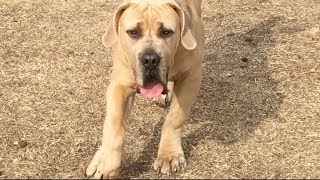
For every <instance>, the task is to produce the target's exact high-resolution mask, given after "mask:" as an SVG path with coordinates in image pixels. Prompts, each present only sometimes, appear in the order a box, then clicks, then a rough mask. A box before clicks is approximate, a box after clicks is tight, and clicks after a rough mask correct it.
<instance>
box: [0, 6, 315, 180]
mask: <svg viewBox="0 0 320 180" xmlns="http://www.w3.org/2000/svg"><path fill="white" fill-rule="evenodd" d="M113 7H114V6H113V5H112V4H111V3H110V2H109V1H107V0H86V1H85V0H80V1H76V0H58V1H53V0H48V1H41V0H11V1H10V2H9V1H6V0H0V178H28V177H29V178H82V177H83V173H84V170H85V168H86V166H87V164H88V163H89V161H90V160H91V158H92V156H93V155H94V153H95V151H96V150H97V147H98V146H99V145H100V139H101V135H102V123H103V118H104V113H105V112H104V107H105V100H104V98H105V90H106V87H107V85H108V78H109V74H110V68H111V65H112V62H111V58H110V56H111V52H110V51H109V50H107V49H105V48H104V47H103V46H102V43H101V40H100V39H101V35H102V34H103V31H104V28H105V25H106V21H107V17H109V16H110V14H111V12H112V9H113ZM203 11H204V15H203V21H204V23H205V28H206V60H205V62H204V74H203V75H204V81H203V85H202V89H201V92H200V94H199V96H198V100H197V101H196V102H195V104H194V107H193V108H192V111H191V114H190V118H189V119H188V121H187V124H186V126H185V132H184V135H183V147H184V149H185V154H186V157H187V160H188V167H187V168H186V169H185V171H183V172H181V173H178V174H176V175H174V176H173V177H175V178H320V153H319V149H320V67H319V66H320V65H319V64H320V63H319V57H320V29H319V28H320V23H319V22H320V1H319V0H296V1H290V0H243V1H241V0H230V1H220V0H205V2H204V6H203ZM165 112H166V110H163V109H161V108H159V107H157V106H155V105H153V104H152V103H151V102H149V101H146V100H145V99H144V98H142V97H140V96H138V97H137V99H136V101H135V107H134V109H133V112H132V113H131V116H130V119H129V120H128V121H127V122H126V126H127V132H126V145H125V150H126V154H125V155H124V161H123V165H122V176H123V177H132V178H168V177H167V176H161V175H157V174H156V173H155V172H154V171H153V170H152V168H151V165H152V163H153V161H154V159H155V155H156V151H157V146H158V142H159V137H160V128H161V124H162V120H163V117H164V115H165Z"/></svg>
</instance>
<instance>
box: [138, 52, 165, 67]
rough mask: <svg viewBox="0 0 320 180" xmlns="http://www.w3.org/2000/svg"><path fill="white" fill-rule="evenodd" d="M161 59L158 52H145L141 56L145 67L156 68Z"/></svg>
mask: <svg viewBox="0 0 320 180" xmlns="http://www.w3.org/2000/svg"><path fill="white" fill-rule="evenodd" d="M160 59H161V58H160V56H159V55H158V54H157V53H154V52H147V53H144V54H143V55H142V56H141V63H142V65H144V66H145V67H148V68H155V67H157V66H158V65H159V63H160Z"/></svg>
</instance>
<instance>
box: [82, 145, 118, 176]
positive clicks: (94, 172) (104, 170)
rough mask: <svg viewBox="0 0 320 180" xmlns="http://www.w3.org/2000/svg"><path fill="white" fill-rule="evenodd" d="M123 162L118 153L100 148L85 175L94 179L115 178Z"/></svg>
mask: <svg viewBox="0 0 320 180" xmlns="http://www.w3.org/2000/svg"><path fill="white" fill-rule="evenodd" d="M120 164H121V159H120V157H117V153H106V152H104V151H103V149H99V150H98V151H97V152H96V154H95V155H94V157H93V159H92V161H91V162H90V164H89V166H88V168H87V170H86V172H85V176H86V177H87V178H92V179H113V178H116V177H117V176H118V174H119V167H120Z"/></svg>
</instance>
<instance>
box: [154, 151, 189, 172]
mask: <svg viewBox="0 0 320 180" xmlns="http://www.w3.org/2000/svg"><path fill="white" fill-rule="evenodd" d="M186 165H187V162H186V159H185V158H184V155H183V153H173V154H160V155H158V157H157V159H156V161H155V162H154V165H153V167H154V169H155V170H156V171H158V173H160V172H161V173H162V174H166V175H170V174H172V173H173V172H177V171H182V170H183V169H184V168H185V167H186Z"/></svg>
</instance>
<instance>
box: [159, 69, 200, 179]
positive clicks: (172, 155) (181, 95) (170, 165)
mask: <svg viewBox="0 0 320 180" xmlns="http://www.w3.org/2000/svg"><path fill="white" fill-rule="evenodd" d="M200 84H201V70H200V69H199V70H198V71H197V72H194V73H193V74H192V76H191V75H190V76H189V77H186V78H185V79H184V80H182V81H180V82H175V86H174V91H173V98H172V102H171V106H170V111H169V113H168V115H167V116H166V120H165V122H164V125H163V127H162V132H161V140H160V144H159V151H158V157H157V159H156V161H155V163H154V168H155V170H157V171H159V172H161V173H163V174H170V173H172V172H175V171H179V170H182V169H183V168H184V167H185V166H186V160H185V157H184V152H183V149H182V145H181V134H182V129H183V124H184V122H185V120H186V119H187V116H188V114H189V111H190V108H191V105H192V103H193V101H194V100H195V98H196V95H197V93H198V91H199V89H200Z"/></svg>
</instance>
